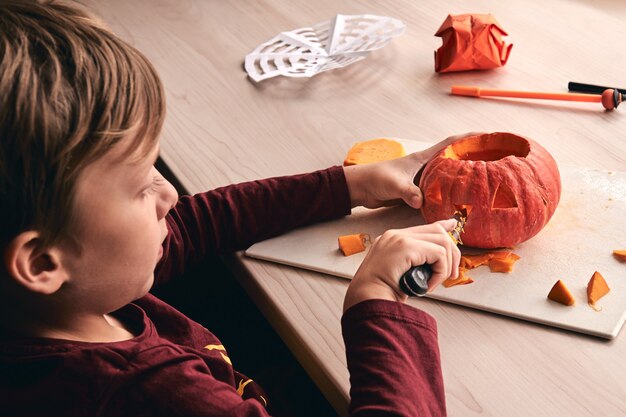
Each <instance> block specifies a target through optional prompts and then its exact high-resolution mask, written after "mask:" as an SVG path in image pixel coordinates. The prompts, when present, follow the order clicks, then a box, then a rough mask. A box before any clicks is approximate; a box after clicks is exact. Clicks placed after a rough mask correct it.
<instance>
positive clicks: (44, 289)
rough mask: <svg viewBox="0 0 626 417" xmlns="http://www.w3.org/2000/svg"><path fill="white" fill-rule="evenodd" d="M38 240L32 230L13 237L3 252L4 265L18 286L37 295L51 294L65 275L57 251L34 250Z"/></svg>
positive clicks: (37, 235)
mask: <svg viewBox="0 0 626 417" xmlns="http://www.w3.org/2000/svg"><path fill="white" fill-rule="evenodd" d="M39 239H40V237H39V233H38V232H36V231H32V230H29V231H26V232H22V233H20V234H19V235H17V236H16V237H15V238H13V240H12V241H11V242H10V243H9V245H8V246H7V248H6V250H5V252H4V266H5V268H6V270H7V273H8V274H9V276H10V277H11V278H13V279H14V280H15V281H16V282H17V283H18V284H19V285H21V286H23V287H25V288H27V289H28V290H30V291H33V292H37V293H40V294H53V293H55V292H56V291H57V290H58V289H59V288H61V285H63V283H64V282H65V281H67V274H66V272H65V270H64V269H63V268H62V265H61V262H60V261H61V258H60V252H59V251H58V250H57V249H55V248H54V247H53V248H50V249H46V250H44V251H37V244H38V243H39Z"/></svg>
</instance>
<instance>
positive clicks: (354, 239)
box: [337, 233, 369, 256]
mask: <svg viewBox="0 0 626 417" xmlns="http://www.w3.org/2000/svg"><path fill="white" fill-rule="evenodd" d="M367 239H369V236H368V235H366V234H365V233H357V234H354V235H345V236H339V238H338V239H337V240H338V243H339V249H340V250H341V252H342V253H343V255H344V256H350V255H354V254H355V253H359V252H363V251H364V250H365V241H366V240H367Z"/></svg>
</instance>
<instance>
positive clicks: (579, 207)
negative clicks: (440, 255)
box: [246, 140, 626, 339]
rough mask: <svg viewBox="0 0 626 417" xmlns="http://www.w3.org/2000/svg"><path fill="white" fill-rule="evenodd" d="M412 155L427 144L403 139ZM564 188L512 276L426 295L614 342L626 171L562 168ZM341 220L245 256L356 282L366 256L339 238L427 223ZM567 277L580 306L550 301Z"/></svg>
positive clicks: (414, 218) (625, 276)
mask: <svg viewBox="0 0 626 417" xmlns="http://www.w3.org/2000/svg"><path fill="white" fill-rule="evenodd" d="M401 142H402V143H403V144H404V146H405V149H406V151H407V152H412V151H416V150H419V149H424V148H426V147H427V146H428V144H426V143H420V142H411V141H405V140H401ZM559 168H560V172H561V181H562V185H563V190H562V194H561V201H560V203H559V206H558V208H557V210H556V212H555V214H554V216H553V217H552V219H551V220H550V222H549V223H548V225H547V226H546V227H545V228H544V229H543V230H542V231H541V232H540V233H539V234H538V235H536V236H535V237H533V238H532V239H530V240H529V241H527V242H524V243H522V244H520V245H519V246H517V247H516V248H515V249H514V252H515V253H517V254H518V255H520V256H521V259H520V260H519V261H518V262H517V264H516V265H515V269H514V271H513V272H511V273H508V274H505V273H491V272H489V268H488V267H486V266H484V267H479V268H477V269H473V270H470V271H469V274H468V275H469V276H471V277H472V278H473V279H474V283H472V284H468V285H459V286H455V287H451V288H445V287H443V286H439V287H438V288H437V289H436V290H435V291H434V292H433V293H431V294H428V295H427V297H430V298H433V299H437V300H442V301H446V302H450V303H454V304H459V305H463V306H468V307H472V308H477V309H480V310H485V311H490V312H494V313H499V314H503V315H507V316H511V317H517V318H520V319H524V320H529V321H533V322H538V323H543V324H546V325H550V326H555V327H560V328H564V329H569V330H573V331H577V332H581V333H587V334H591V335H594V336H599V337H604V338H608V339H612V338H614V337H616V336H617V334H618V333H619V331H620V329H621V327H622V325H623V323H624V320H625V319H626V262H620V261H618V260H617V259H616V258H614V257H613V255H612V251H613V250H614V249H626V226H625V225H624V214H625V213H626V172H608V171H600V170H592V169H586V168H578V167H569V166H560V167H559ZM352 213H353V214H352V215H350V216H347V217H344V218H341V219H338V220H334V221H330V222H325V223H319V224H315V225H312V226H308V227H304V228H301V229H297V230H294V231H292V232H289V233H287V234H284V235H281V236H278V237H276V238H272V239H269V240H266V241H263V242H260V243H257V244H255V245H253V246H252V247H250V248H249V249H248V250H246V255H248V256H250V257H253V258H259V259H264V260H269V261H274V262H278V263H283V264H287V265H291V266H296V267H300V268H305V269H310V270H314V271H319V272H323V273H326V274H331V275H336V276H339V277H344V278H348V279H350V278H352V276H353V275H354V273H355V272H356V271H357V269H358V267H359V265H360V264H361V262H362V260H363V258H364V257H365V253H366V252H363V253H359V254H356V255H352V256H348V257H345V256H343V255H342V254H341V253H340V252H339V250H338V248H337V237H338V236H341V235H345V234H353V233H367V234H369V235H370V236H372V238H373V237H375V236H377V235H379V234H381V233H382V232H384V231H385V230H387V229H390V228H401V227H407V226H414V225H417V224H422V223H424V220H423V218H422V216H421V214H420V213H419V211H418V210H414V209H411V208H409V207H407V206H402V207H393V208H383V209H378V210H367V209H364V208H358V209H355V210H353V212H352ZM594 271H599V272H600V273H601V274H602V275H603V276H604V278H605V280H606V281H607V283H608V285H609V287H610V288H611V291H610V292H609V293H608V294H607V295H606V296H604V297H603V298H602V299H601V300H600V301H599V302H598V304H597V306H599V307H600V308H601V311H595V310H594V309H592V308H591V307H590V306H588V305H587V295H586V288H587V282H588V281H589V278H591V275H592V274H593V272H594ZM558 279H561V280H563V281H564V282H565V284H566V285H567V286H568V288H569V289H570V291H571V292H572V293H573V295H574V297H575V298H576V305H575V306H573V307H568V306H563V305H561V304H558V303H555V302H553V301H550V300H548V299H547V298H546V296H547V294H548V292H549V291H550V289H551V288H552V285H553V284H554V283H555V282H556V281H557V280H558Z"/></svg>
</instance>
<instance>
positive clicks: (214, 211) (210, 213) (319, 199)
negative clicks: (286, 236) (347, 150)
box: [157, 166, 351, 279]
mask: <svg viewBox="0 0 626 417" xmlns="http://www.w3.org/2000/svg"><path fill="white" fill-rule="evenodd" d="M350 209H351V202H350V195H349V192H348V186H347V184H346V178H345V175H344V171H343V168H342V167H339V166H336V167H332V168H328V169H325V170H321V171H316V172H312V173H309V174H301V175H292V176H285V177H276V178H268V179H264V180H259V181H251V182H246V183H241V184H236V185H231V186H227V187H222V188H218V189H215V190H212V191H208V192H206V193H201V194H196V195H194V196H185V197H182V198H181V199H180V201H179V202H178V204H177V205H176V206H175V207H174V209H172V211H171V212H170V213H169V214H168V215H167V225H168V232H169V233H168V236H167V238H166V240H165V242H164V247H163V248H164V251H163V258H162V260H161V262H160V264H159V265H158V266H157V279H158V277H159V276H163V277H171V276H178V275H180V274H181V273H182V272H183V270H184V268H185V267H186V266H187V265H189V264H192V263H196V262H198V261H200V260H202V259H203V258H204V257H206V256H207V255H221V254H225V253H229V252H232V251H236V250H240V249H245V248H246V247H248V246H250V245H251V244H253V243H255V242H258V241H261V240H264V239H267V238H270V237H272V236H276V235H279V234H281V233H284V232H286V231H289V230H291V229H293V228H296V227H299V226H303V225H307V224H311V223H314V222H320V221H325V220H330V219H333V218H338V217H341V216H345V215H347V214H350Z"/></svg>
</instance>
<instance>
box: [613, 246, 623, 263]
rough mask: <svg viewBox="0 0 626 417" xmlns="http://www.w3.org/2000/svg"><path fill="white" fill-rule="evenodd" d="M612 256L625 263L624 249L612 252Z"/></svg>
mask: <svg viewBox="0 0 626 417" xmlns="http://www.w3.org/2000/svg"><path fill="white" fill-rule="evenodd" d="M613 256H615V257H616V258H617V259H619V260H620V261H626V249H615V250H614V251H613Z"/></svg>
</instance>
